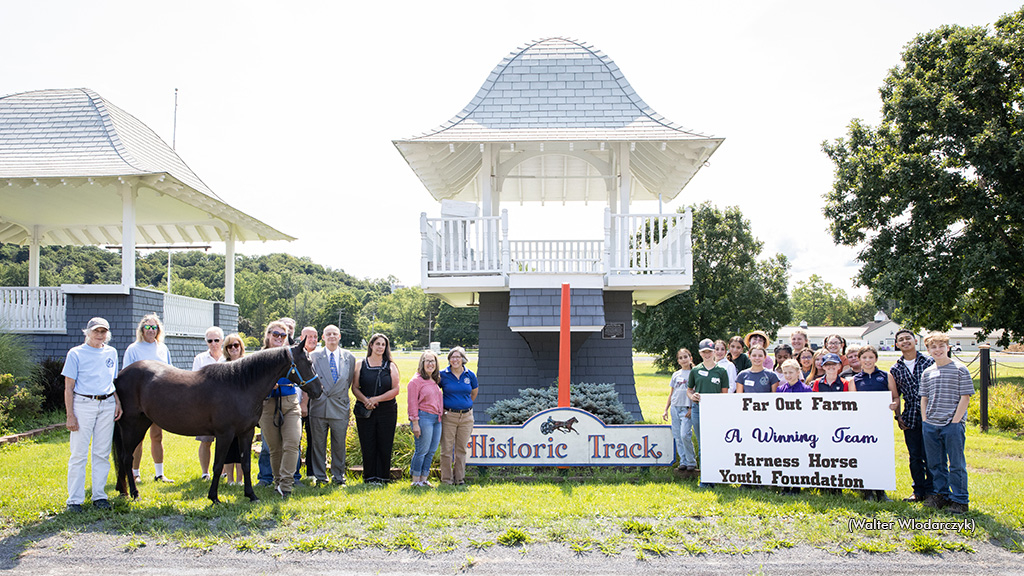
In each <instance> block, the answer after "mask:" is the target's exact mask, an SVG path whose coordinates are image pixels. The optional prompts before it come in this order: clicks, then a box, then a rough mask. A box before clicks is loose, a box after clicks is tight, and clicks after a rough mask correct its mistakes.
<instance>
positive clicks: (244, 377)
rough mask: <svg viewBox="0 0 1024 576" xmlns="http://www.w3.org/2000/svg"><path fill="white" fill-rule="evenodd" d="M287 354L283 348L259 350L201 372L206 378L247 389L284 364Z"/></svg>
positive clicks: (206, 368)
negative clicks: (241, 384)
mask: <svg viewBox="0 0 1024 576" xmlns="http://www.w3.org/2000/svg"><path fill="white" fill-rule="evenodd" d="M287 354H288V352H287V351H286V350H285V349H284V347H281V348H271V349H267V350H260V351H258V352H254V353H252V354H248V355H246V356H244V357H242V358H239V359H238V360H232V361H231V362H217V363H216V364H210V365H209V366H206V367H205V368H203V371H204V373H205V374H206V375H207V376H208V377H212V378H216V379H217V380H222V381H224V382H230V381H233V382H239V383H243V384H244V386H243V387H245V388H248V387H249V385H251V383H252V382H255V381H256V380H258V379H260V378H266V377H267V376H268V374H269V372H270V371H271V370H274V369H275V368H279V367H280V366H281V365H282V364H284V363H286V362H287V360H286V359H285V356H286V355H287Z"/></svg>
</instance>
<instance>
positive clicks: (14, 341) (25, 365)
mask: <svg viewBox="0 0 1024 576" xmlns="http://www.w3.org/2000/svg"><path fill="white" fill-rule="evenodd" d="M29 352H30V351H29V344H28V341H26V340H25V338H23V337H22V336H20V335H18V334H12V333H10V332H0V374H10V375H12V376H14V377H15V378H20V379H27V378H31V377H32V375H33V371H34V369H35V364H34V363H33V362H32V355H31V354H30V353H29Z"/></svg>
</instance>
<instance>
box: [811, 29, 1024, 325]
mask: <svg viewBox="0 0 1024 576" xmlns="http://www.w3.org/2000/svg"><path fill="white" fill-rule="evenodd" d="M880 93H881V98H882V119H881V123H880V124H879V125H878V126H877V127H872V126H869V125H867V124H865V123H863V122H862V121H860V120H854V121H852V122H851V123H850V126H849V129H848V134H847V136H846V137H845V138H840V139H837V140H835V141H834V142H831V143H827V142H826V143H825V144H823V148H824V150H825V153H826V154H828V156H829V157H830V158H831V159H832V161H833V162H834V163H835V166H836V170H835V183H834V185H833V189H832V191H831V192H830V193H828V194H827V196H826V199H827V203H826V207H825V215H826V217H827V218H828V219H829V221H830V226H831V230H832V236H833V238H834V239H835V241H836V242H837V243H840V244H845V245H848V246H861V247H862V248H861V251H860V255H859V258H860V260H861V262H862V263H863V264H862V267H861V270H860V272H859V274H858V276H857V280H858V282H860V284H862V285H864V286H867V287H869V288H870V289H871V290H872V292H873V294H874V295H875V296H876V297H877V298H878V299H879V300H880V301H884V300H893V301H895V302H896V305H897V307H898V309H899V316H900V318H902V319H903V320H904V321H905V323H907V324H910V325H912V326H919V327H926V328H931V329H945V328H948V327H949V326H950V325H951V324H953V323H954V322H958V321H961V319H963V318H964V317H972V318H976V319H978V320H980V322H981V324H982V326H983V329H984V331H985V332H986V333H989V332H991V331H993V330H996V329H999V328H1004V329H1005V332H1004V336H1003V339H1002V344H1007V343H1008V342H1009V341H1011V340H1013V341H1021V340H1022V339H1024V9H1022V10H1021V11H1018V12H1016V13H1013V14H1009V15H1007V16H1004V17H1003V18H1001V19H1000V20H999V21H998V22H996V24H995V25H994V26H993V27H991V28H987V27H971V28H965V27H960V26H944V27H941V28H939V29H937V30H933V31H931V32H927V33H925V34H921V35H920V36H918V37H917V38H915V39H914V40H913V41H912V42H910V43H909V44H908V45H907V47H906V49H905V50H904V52H903V55H902V62H900V64H899V65H897V66H896V67H895V68H893V69H892V70H891V71H890V72H889V74H888V76H887V77H886V79H885V83H884V84H883V86H882V88H881V90H880Z"/></svg>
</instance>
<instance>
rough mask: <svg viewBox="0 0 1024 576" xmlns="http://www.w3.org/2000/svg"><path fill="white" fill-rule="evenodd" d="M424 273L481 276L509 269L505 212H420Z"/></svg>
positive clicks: (506, 216)
mask: <svg viewBox="0 0 1024 576" xmlns="http://www.w3.org/2000/svg"><path fill="white" fill-rule="evenodd" d="M420 235H421V237H422V262H423V264H422V265H423V267H424V272H425V274H424V277H426V276H428V275H429V276H456V275H461V274H464V275H472V276H483V275H490V274H501V273H503V272H504V271H505V270H507V269H508V266H507V262H508V256H507V254H508V213H507V212H504V211H503V212H502V215H501V216H484V217H477V218H452V217H446V218H427V215H426V214H425V213H424V214H421V215H420Z"/></svg>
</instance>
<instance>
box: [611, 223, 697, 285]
mask: <svg viewBox="0 0 1024 576" xmlns="http://www.w3.org/2000/svg"><path fill="white" fill-rule="evenodd" d="M605 224H606V226H605V230H606V231H605V233H606V234H607V239H608V241H609V243H610V246H611V250H609V254H608V255H609V258H610V263H609V270H608V271H609V273H610V274H659V273H660V274H683V273H685V272H686V270H687V269H689V267H690V265H691V264H690V260H691V248H690V229H691V228H692V226H693V215H692V213H691V212H690V211H689V210H687V211H686V213H684V214H611V212H610V211H606V212H605Z"/></svg>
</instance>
